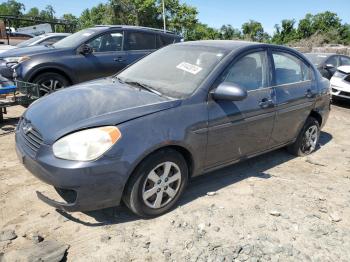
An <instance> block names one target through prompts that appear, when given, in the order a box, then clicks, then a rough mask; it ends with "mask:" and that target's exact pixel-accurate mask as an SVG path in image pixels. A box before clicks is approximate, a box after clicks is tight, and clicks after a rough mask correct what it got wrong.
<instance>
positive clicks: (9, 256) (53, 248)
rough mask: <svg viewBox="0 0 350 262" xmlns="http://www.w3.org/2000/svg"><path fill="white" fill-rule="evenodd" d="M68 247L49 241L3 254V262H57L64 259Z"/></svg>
mask: <svg viewBox="0 0 350 262" xmlns="http://www.w3.org/2000/svg"><path fill="white" fill-rule="evenodd" d="M68 248H69V246H68V245H64V244H62V243H59V242H56V241H53V240H49V241H43V242H41V243H39V244H36V245H33V244H32V245H30V246H26V247H22V248H21V249H19V250H12V251H10V252H8V253H5V255H4V256H3V260H2V261H3V262H10V261H28V262H29V261H40V262H59V261H62V259H63V258H64V256H65V254H66V252H67V250H68Z"/></svg>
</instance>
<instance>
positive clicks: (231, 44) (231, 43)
mask: <svg viewBox="0 0 350 262" xmlns="http://www.w3.org/2000/svg"><path fill="white" fill-rule="evenodd" d="M177 45H194V46H203V47H214V48H221V49H225V50H228V51H234V50H236V49H240V48H244V47H253V48H254V47H257V48H259V47H272V48H278V49H284V50H286V51H288V50H289V51H292V52H295V53H298V52H297V51H296V50H294V49H292V48H289V47H286V46H280V45H272V44H266V43H259V42H249V41H242V40H200V41H188V42H182V43H177Z"/></svg>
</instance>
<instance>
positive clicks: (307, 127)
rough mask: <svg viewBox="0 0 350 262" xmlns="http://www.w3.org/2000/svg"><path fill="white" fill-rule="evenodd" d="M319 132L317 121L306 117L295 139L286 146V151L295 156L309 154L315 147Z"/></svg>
mask: <svg viewBox="0 0 350 262" xmlns="http://www.w3.org/2000/svg"><path fill="white" fill-rule="evenodd" d="M310 133H311V134H310ZM320 133H321V130H320V124H319V123H318V121H317V120H316V119H315V118H313V117H308V119H307V120H306V122H305V124H304V127H303V128H302V130H301V131H300V133H299V135H298V138H297V140H296V141H295V142H294V143H293V144H291V145H290V146H288V147H287V149H288V151H289V152H290V153H291V154H293V155H295V156H306V155H309V154H311V153H312V152H314V151H315V150H316V149H317V146H318V142H319V140H320Z"/></svg>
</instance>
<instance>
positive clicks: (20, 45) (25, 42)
mask: <svg viewBox="0 0 350 262" xmlns="http://www.w3.org/2000/svg"><path fill="white" fill-rule="evenodd" d="M44 37H45V35H39V36H36V37H33V38H30V39H28V40H26V41H23V42H21V43H19V44H18V45H17V47H26V46H29V45H31V44H32V43H34V42H36V41H38V40H40V39H42V38H44Z"/></svg>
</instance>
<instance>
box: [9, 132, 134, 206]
mask: <svg viewBox="0 0 350 262" xmlns="http://www.w3.org/2000/svg"><path fill="white" fill-rule="evenodd" d="M24 139H25V138H24V135H23V134H22V132H20V131H18V130H17V131H16V152H17V155H18V158H19V160H20V161H21V162H22V163H23V165H24V166H25V167H26V169H27V170H28V171H29V172H31V173H32V174H33V175H34V176H36V177H37V178H39V179H40V180H42V181H43V182H45V183H47V184H49V185H52V186H54V187H55V188H56V190H57V191H59V192H61V193H70V197H64V196H63V195H64V194H61V196H63V199H64V200H66V201H63V202H62V201H57V200H53V199H50V198H48V197H46V196H44V195H43V194H42V193H40V192H37V196H38V198H39V199H41V200H42V201H44V202H45V203H47V204H49V205H51V206H53V207H55V208H57V209H60V210H64V211H67V212H74V211H91V210H98V209H103V208H107V207H113V206H118V205H119V204H120V201H121V198H122V194H123V189H124V185H125V183H126V181H127V178H128V176H127V175H126V174H128V170H127V168H128V165H126V164H125V162H121V161H118V160H116V159H112V158H106V157H103V158H101V159H99V160H97V161H93V162H76V161H66V160H61V159H57V158H55V157H54V156H53V153H52V150H51V147H50V146H48V145H45V144H42V145H41V147H40V148H39V150H38V152H37V153H36V154H33V152H32V151H31V150H30V149H29V148H28V147H27V146H26V144H25V141H24Z"/></svg>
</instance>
